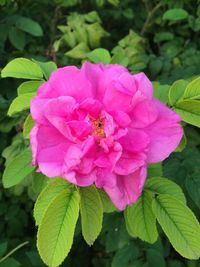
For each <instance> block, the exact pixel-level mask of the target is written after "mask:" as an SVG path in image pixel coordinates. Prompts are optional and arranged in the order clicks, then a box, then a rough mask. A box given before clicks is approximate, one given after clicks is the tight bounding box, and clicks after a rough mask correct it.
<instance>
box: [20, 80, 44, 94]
mask: <svg viewBox="0 0 200 267" xmlns="http://www.w3.org/2000/svg"><path fill="white" fill-rule="evenodd" d="M43 83H44V81H28V82H23V83H22V84H20V86H19V87H18V88H17V94H18V95H23V94H29V93H32V94H36V93H37V89H38V88H39V86H40V85H41V84H43Z"/></svg>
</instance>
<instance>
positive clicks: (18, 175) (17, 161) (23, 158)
mask: <svg viewBox="0 0 200 267" xmlns="http://www.w3.org/2000/svg"><path fill="white" fill-rule="evenodd" d="M31 159H32V155H31V151H30V150H29V149H27V150H24V151H22V152H21V153H20V155H19V156H17V157H16V158H14V159H13V160H12V161H11V162H9V164H8V165H7V166H6V168H5V171H4V174H3V185H4V187H5V188H9V187H12V186H14V185H16V184H18V183H20V182H21V181H22V180H23V179H24V178H25V177H26V176H27V175H28V174H30V173H31V172H32V171H33V170H34V168H35V166H32V165H31Z"/></svg>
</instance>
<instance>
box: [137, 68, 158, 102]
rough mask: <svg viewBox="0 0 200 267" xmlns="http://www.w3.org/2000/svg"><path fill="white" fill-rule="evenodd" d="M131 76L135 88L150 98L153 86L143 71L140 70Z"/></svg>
mask: <svg viewBox="0 0 200 267" xmlns="http://www.w3.org/2000/svg"><path fill="white" fill-rule="evenodd" d="M133 77H134V79H135V83H136V87H137V90H139V91H140V92H141V93H142V94H143V95H144V96H145V97H147V98H149V99H152V97H153V86H152V83H151V81H150V80H149V79H148V78H147V76H146V75H145V74H144V73H143V72H140V73H138V74H135V75H133Z"/></svg>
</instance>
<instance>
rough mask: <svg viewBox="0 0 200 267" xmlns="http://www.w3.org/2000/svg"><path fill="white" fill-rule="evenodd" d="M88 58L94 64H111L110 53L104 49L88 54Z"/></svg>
mask: <svg viewBox="0 0 200 267" xmlns="http://www.w3.org/2000/svg"><path fill="white" fill-rule="evenodd" d="M87 58H88V59H89V60H90V61H92V62H94V63H100V62H102V63H104V64H109V63H110V61H111V56H110V54H109V52H108V51H107V50H106V49H104V48H97V49H94V50H93V51H91V52H89V53H87Z"/></svg>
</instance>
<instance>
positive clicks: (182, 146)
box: [175, 134, 187, 152]
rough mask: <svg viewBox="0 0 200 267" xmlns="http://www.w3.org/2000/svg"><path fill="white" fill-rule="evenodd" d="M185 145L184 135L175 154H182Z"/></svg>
mask: <svg viewBox="0 0 200 267" xmlns="http://www.w3.org/2000/svg"><path fill="white" fill-rule="evenodd" d="M186 145H187V138H186V135H185V134H184V135H183V137H182V139H181V141H180V143H179V145H178V146H177V148H176V150H175V152H182V151H183V150H184V149H185V147H186Z"/></svg>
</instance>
